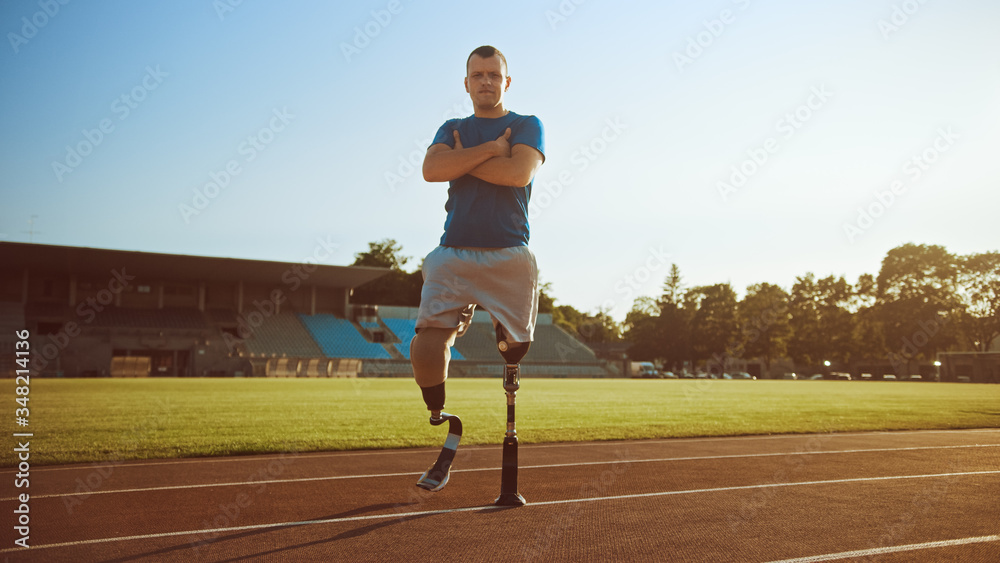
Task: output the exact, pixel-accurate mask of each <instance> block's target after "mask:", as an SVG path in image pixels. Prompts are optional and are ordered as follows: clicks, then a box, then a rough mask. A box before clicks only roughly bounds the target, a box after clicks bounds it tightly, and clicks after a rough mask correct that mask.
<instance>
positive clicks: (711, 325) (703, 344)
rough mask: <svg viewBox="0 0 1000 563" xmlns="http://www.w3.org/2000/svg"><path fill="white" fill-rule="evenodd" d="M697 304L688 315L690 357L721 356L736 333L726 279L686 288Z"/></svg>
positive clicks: (733, 301) (733, 302) (732, 296)
mask: <svg viewBox="0 0 1000 563" xmlns="http://www.w3.org/2000/svg"><path fill="white" fill-rule="evenodd" d="M692 294H693V298H692V299H690V300H689V303H690V304H695V303H696V304H697V308H696V309H695V310H694V314H693V315H692V317H691V351H692V354H693V359H694V360H707V359H710V358H716V357H723V356H724V355H725V354H726V351H727V350H728V349H729V348H730V346H731V345H732V344H733V343H734V342H735V339H736V333H737V321H736V292H735V291H733V288H732V287H731V286H730V285H729V284H728V283H720V284H715V285H710V286H702V287H696V288H694V289H692V290H691V291H689V292H688V295H692Z"/></svg>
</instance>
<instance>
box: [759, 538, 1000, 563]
mask: <svg viewBox="0 0 1000 563" xmlns="http://www.w3.org/2000/svg"><path fill="white" fill-rule="evenodd" d="M995 541H1000V536H979V537H975V538H961V539H957V540H942V541H929V542H924V543H911V544H909V545H895V546H892V547H873V548H871V549H859V550H856V551H844V552H842V553H828V554H826V555H813V556H810V557H797V558H795V559H782V560H781V561H771V563H812V562H814V561H836V560H837V559H849V558H853V557H872V556H876V555H886V554H889V553H900V552H903V551H917V550H921V549H934V548H936V547H954V546H958V545H971V544H975V543H987V542H995Z"/></svg>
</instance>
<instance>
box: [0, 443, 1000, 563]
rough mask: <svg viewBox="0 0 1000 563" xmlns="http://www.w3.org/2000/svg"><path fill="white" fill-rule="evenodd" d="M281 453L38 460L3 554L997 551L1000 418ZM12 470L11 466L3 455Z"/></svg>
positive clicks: (848, 555)
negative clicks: (507, 498) (922, 426)
mask: <svg viewBox="0 0 1000 563" xmlns="http://www.w3.org/2000/svg"><path fill="white" fill-rule="evenodd" d="M436 455H437V450H429V449H420V450H392V451H369V452H338V453H308V454H296V453H288V454H283V455H273V456H251V457H233V458H209V459H187V460H163V461H147V462H128V463H118V464H103V465H99V464H90V465H75V466H59V467H43V468H37V469H33V470H32V479H31V489H30V494H31V499H30V515H31V533H30V545H31V547H30V548H29V549H27V550H25V549H23V548H17V547H14V544H13V541H14V539H15V537H14V536H13V535H12V534H11V533H10V531H11V527H12V526H11V525H10V523H12V522H14V510H15V508H17V506H18V503H17V502H16V501H15V500H14V499H13V488H12V487H11V486H6V487H5V489H4V490H5V491H6V493H5V496H6V498H3V499H2V500H0V514H4V515H6V516H5V518H6V519H7V522H8V524H7V525H4V526H3V529H4V533H3V537H4V540H3V545H0V557H3V558H4V560H5V561H46V562H56V561H72V562H87V561H255V560H256V561H436V562H441V561H611V560H614V561H713V562H714V561H760V562H771V561H802V562H805V561H832V560H845V561H855V560H857V561H876V560H877V561H997V560H1000V500H998V499H1000V430H994V429H984V430H961V431H918V432H892V433H857V434H825V435H782V436H755V437H738V438H704V439H674V440H644V441H624V442H599V443H567V444H544V445H542V444H540V445H527V446H526V445H522V446H521V448H520V472H519V477H520V485H519V490H520V492H521V493H522V494H523V495H524V497H525V498H526V499H527V500H528V505H527V506H524V507H520V508H498V507H494V506H493V505H492V502H493V499H494V498H496V496H497V494H498V493H499V487H500V469H499V468H500V446H499V445H497V446H495V447H494V446H491V447H460V448H459V452H458V456H457V457H456V460H455V465H454V468H455V469H454V470H453V472H452V476H451V481H450V482H449V484H448V486H447V487H446V488H445V489H444V490H443V491H441V492H438V493H427V492H425V491H422V490H421V489H418V488H417V487H415V486H414V483H415V482H416V479H417V477H418V476H419V475H420V473H422V472H423V470H424V469H426V468H427V467H428V466H430V464H431V463H432V462H433V460H434V458H435V457H436ZM0 473H2V477H0V479H3V480H4V482H7V483H13V479H14V476H13V473H14V471H12V470H9V469H8V470H5V471H2V472H0Z"/></svg>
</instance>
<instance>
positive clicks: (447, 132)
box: [431, 119, 455, 148]
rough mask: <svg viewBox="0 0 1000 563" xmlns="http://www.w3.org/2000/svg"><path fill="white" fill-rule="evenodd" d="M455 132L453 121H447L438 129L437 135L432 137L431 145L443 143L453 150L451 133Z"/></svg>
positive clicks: (453, 139)
mask: <svg viewBox="0 0 1000 563" xmlns="http://www.w3.org/2000/svg"><path fill="white" fill-rule="evenodd" d="M454 130H455V120H454V119H449V120H448V121H445V122H444V125H442V126H441V127H439V128H438V130H437V134H435V135H434V140H433V141H431V145H437V144H440V143H444V144H446V145H448V146H449V147H451V148H455V134H454V133H452V131H454Z"/></svg>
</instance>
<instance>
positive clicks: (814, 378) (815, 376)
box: [809, 373, 823, 381]
mask: <svg viewBox="0 0 1000 563" xmlns="http://www.w3.org/2000/svg"><path fill="white" fill-rule="evenodd" d="M819 379H823V374H822V373H814V374H812V375H810V376H809V380H810V381H817V380H819Z"/></svg>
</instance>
